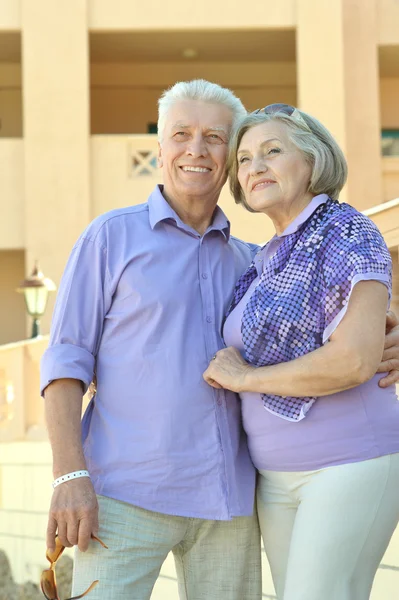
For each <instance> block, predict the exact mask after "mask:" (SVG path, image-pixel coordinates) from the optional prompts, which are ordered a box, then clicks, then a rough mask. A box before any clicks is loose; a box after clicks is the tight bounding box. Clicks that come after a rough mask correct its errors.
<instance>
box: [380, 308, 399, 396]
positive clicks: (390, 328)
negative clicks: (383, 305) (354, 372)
mask: <svg viewBox="0 0 399 600" xmlns="http://www.w3.org/2000/svg"><path fill="white" fill-rule="evenodd" d="M387 371H389V372H388V374H387V375H386V376H385V377H383V378H382V379H380V381H379V385H380V387H388V386H390V385H392V384H393V383H398V381H399V321H398V319H397V316H396V314H395V313H394V312H392V311H391V310H390V311H389V312H388V313H387V318H386V336H385V347H384V354H383V357H382V361H381V364H380V366H379V367H378V371H377V372H378V373H386V372H387Z"/></svg>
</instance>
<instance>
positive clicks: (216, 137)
mask: <svg viewBox="0 0 399 600" xmlns="http://www.w3.org/2000/svg"><path fill="white" fill-rule="evenodd" d="M208 138H209V139H210V140H211V141H212V142H217V143H218V144H223V142H224V140H223V139H222V138H221V137H220V135H218V134H217V133H210V134H209V135H208Z"/></svg>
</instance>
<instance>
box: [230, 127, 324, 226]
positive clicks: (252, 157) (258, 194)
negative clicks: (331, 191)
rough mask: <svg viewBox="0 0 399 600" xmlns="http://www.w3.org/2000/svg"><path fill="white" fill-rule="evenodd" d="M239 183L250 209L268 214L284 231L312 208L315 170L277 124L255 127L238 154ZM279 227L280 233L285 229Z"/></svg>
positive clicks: (284, 129)
mask: <svg viewBox="0 0 399 600" xmlns="http://www.w3.org/2000/svg"><path fill="white" fill-rule="evenodd" d="M237 161H238V181H239V183H240V185H241V188H242V190H243V193H244V196H245V200H246V202H247V204H248V206H249V207H250V208H252V209H253V210H255V211H257V212H264V213H266V214H268V215H269V216H270V217H271V218H272V219H273V220H274V221H275V224H276V221H277V222H278V223H280V225H281V227H283V226H284V225H285V226H286V225H288V224H289V222H290V221H291V220H293V219H294V218H295V217H296V216H297V215H298V214H299V213H300V212H301V211H302V210H303V209H304V208H305V206H307V204H309V202H310V200H311V199H312V197H313V194H311V193H310V192H308V187H309V182H310V178H311V174H312V169H311V166H310V165H309V164H308V163H307V162H306V160H305V158H304V156H303V154H302V153H301V152H300V151H299V150H298V149H297V148H296V146H294V144H293V143H292V142H291V141H290V139H289V137H288V129H287V127H286V126H285V125H284V124H283V123H281V122H278V121H276V120H273V121H268V122H267V123H261V124H260V125H255V126H254V127H252V128H251V129H249V130H248V131H247V132H246V133H245V134H244V135H243V137H242V139H241V143H240V146H239V148H238V152H237ZM281 227H279V229H280V228H281Z"/></svg>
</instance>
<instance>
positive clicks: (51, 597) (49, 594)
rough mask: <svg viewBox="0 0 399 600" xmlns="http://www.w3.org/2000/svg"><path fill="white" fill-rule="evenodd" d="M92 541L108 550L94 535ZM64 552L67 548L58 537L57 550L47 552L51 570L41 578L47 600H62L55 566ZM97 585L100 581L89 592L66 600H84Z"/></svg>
mask: <svg viewBox="0 0 399 600" xmlns="http://www.w3.org/2000/svg"><path fill="white" fill-rule="evenodd" d="M91 539H92V540H95V541H96V542H98V543H99V544H101V546H102V547H103V548H108V546H106V545H105V544H104V542H102V541H101V540H100V538H98V537H96V536H95V535H93V534H92V535H91ZM64 550H65V546H63V545H62V544H61V542H60V540H59V538H58V537H56V538H55V550H53V551H52V552H50V551H49V550H47V552H46V558H47V560H48V561H49V563H50V568H49V569H45V570H44V571H43V573H42V575H41V577H40V587H41V588H42V592H43V594H44V597H45V598H47V600H60V597H59V595H58V591H57V583H56V579H55V565H56V563H57V561H58V559H59V558H60V556H61V554H62V553H63V552H64ZM97 583H98V579H96V581H93V583H92V584H91V586H90V587H88V588H87V590H86V591H85V592H84V593H83V594H80V595H79V596H74V597H73V598H66V599H65V600H78V598H83V597H84V596H86V594H88V593H89V592H91V590H92V589H94V588H95V587H96V585H97Z"/></svg>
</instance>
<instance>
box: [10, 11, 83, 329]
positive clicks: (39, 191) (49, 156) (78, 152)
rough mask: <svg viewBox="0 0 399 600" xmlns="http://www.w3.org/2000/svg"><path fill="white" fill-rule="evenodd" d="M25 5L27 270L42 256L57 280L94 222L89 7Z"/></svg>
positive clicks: (46, 324)
mask: <svg viewBox="0 0 399 600" xmlns="http://www.w3.org/2000/svg"><path fill="white" fill-rule="evenodd" d="M21 10H22V51H23V52H22V68H23V119H24V149H25V240H26V269H27V271H30V270H31V269H32V266H33V262H34V260H35V259H38V260H39V262H40V266H41V267H42V270H43V272H44V273H45V274H46V275H47V276H48V277H50V278H51V279H53V280H54V281H55V282H57V283H58V282H59V280H60V277H61V274H62V271H63V268H64V266H65V261H66V259H67V257H68V254H69V252H70V250H71V248H72V246H73V244H74V242H75V240H76V239H77V237H78V236H79V234H80V232H81V231H82V230H83V228H84V227H85V226H86V225H87V223H88V222H89V220H90V195H89V133H90V129H89V127H90V126H89V50H88V28H87V6H86V0H68V2H54V0H35V1H34V2H32V1H31V0H21ZM53 296H54V294H53ZM52 305H53V299H51V300H50V303H49V307H48V309H47V312H46V317H45V319H44V320H43V321H42V325H43V327H42V330H43V333H45V332H46V331H48V327H49V321H50V316H51V312H52Z"/></svg>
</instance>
